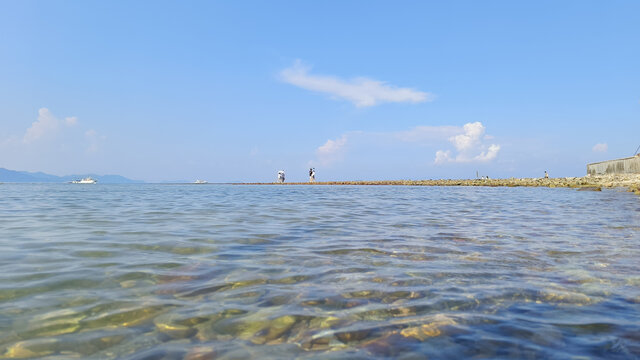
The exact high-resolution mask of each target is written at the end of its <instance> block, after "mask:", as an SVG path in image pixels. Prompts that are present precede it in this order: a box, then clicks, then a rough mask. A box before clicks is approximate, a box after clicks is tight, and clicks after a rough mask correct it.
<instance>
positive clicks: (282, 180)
mask: <svg viewBox="0 0 640 360" xmlns="http://www.w3.org/2000/svg"><path fill="white" fill-rule="evenodd" d="M278 182H279V183H281V184H282V183H284V170H280V171H278Z"/></svg>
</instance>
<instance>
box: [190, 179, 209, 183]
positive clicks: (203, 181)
mask: <svg viewBox="0 0 640 360" xmlns="http://www.w3.org/2000/svg"><path fill="white" fill-rule="evenodd" d="M193 183H194V184H208V183H209V182H208V181H207V180H196V181H194V182H193Z"/></svg>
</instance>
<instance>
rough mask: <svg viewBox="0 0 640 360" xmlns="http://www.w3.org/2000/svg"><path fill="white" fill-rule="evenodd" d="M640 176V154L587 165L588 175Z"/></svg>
mask: <svg viewBox="0 0 640 360" xmlns="http://www.w3.org/2000/svg"><path fill="white" fill-rule="evenodd" d="M609 174H640V154H637V155H636V156H632V157H628V158H622V159H616V160H607V161H601V162H597V163H592V164H587V175H609Z"/></svg>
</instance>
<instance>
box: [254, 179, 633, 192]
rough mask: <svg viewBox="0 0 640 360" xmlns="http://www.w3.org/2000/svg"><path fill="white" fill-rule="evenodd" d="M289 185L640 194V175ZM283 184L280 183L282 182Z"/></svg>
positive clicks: (327, 182)
mask: <svg viewBox="0 0 640 360" xmlns="http://www.w3.org/2000/svg"><path fill="white" fill-rule="evenodd" d="M272 184H273V183H243V185H272ZM285 184H286V185H407V186H492V187H496V186H506V187H517V186H526V187H549V188H577V189H578V190H592V191H601V190H602V189H603V188H626V189H627V190H628V191H630V192H633V193H635V194H637V195H640V174H618V175H597V176H583V177H564V178H549V179H545V178H508V179H440V180H383V181H325V182H314V183H309V182H304V183H285ZM279 185H280V184H279Z"/></svg>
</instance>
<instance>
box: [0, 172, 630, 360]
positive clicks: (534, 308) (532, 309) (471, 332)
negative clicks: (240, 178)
mask: <svg viewBox="0 0 640 360" xmlns="http://www.w3.org/2000/svg"><path fill="white" fill-rule="evenodd" d="M639 245H640V198H638V197H637V196H633V195H631V194H628V193H623V192H616V191H604V192H578V191H575V190H570V189H546V188H463V187H458V188H451V187H448V188H438V187H392V186H363V187H350V186H341V187H339V186H331V187H328V186H313V187H311V186H230V185H229V186H227V185H148V184H145V185H102V184H99V185H86V186H85V185H72V184H55V185H35V184H0V358H49V359H72V358H82V359H110V358H122V359H183V358H184V359H191V360H194V359H213V358H215V359H241V358H257V359H268V358H273V359H282V358H336V359H338V358H373V357H378V358H406V359H410V358H411V359H413V358H424V357H429V358H467V357H477V358H501V357H502V358H559V359H564V358H571V357H573V356H582V357H588V358H609V359H611V358H619V359H629V358H632V359H633V358H638V357H640V246H639Z"/></svg>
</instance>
